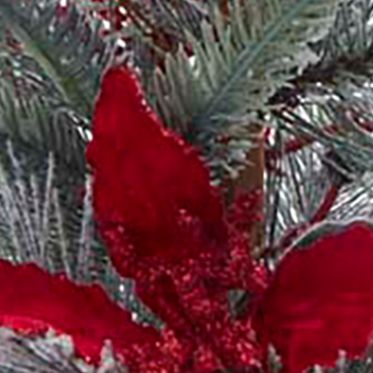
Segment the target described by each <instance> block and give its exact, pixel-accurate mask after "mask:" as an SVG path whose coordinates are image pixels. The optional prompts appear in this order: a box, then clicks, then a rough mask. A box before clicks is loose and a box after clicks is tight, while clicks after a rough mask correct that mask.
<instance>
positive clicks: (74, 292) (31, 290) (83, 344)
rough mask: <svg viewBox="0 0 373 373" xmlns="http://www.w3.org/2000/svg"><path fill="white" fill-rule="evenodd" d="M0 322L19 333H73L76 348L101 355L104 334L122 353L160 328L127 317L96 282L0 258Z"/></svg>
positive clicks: (147, 340)
mask: <svg viewBox="0 0 373 373" xmlns="http://www.w3.org/2000/svg"><path fill="white" fill-rule="evenodd" d="M0 287H1V296H0V325H1V326H5V327H10V328H12V329H14V330H16V331H18V332H22V333H27V334H28V333H32V334H34V333H42V332H45V331H47V330H48V329H49V328H53V329H54V330H55V331H57V332H60V333H64V334H67V335H69V336H71V337H72V339H73V341H74V343H75V347H76V349H77V352H78V353H79V354H80V355H81V356H82V357H84V358H85V359H87V360H92V361H93V362H97V361H99V358H100V351H101V348H102V346H103V344H104V342H105V340H111V341H112V343H113V347H114V351H115V352H117V353H118V354H119V355H122V356H124V357H125V356H126V354H127V353H128V352H129V351H130V349H131V347H132V346H134V345H135V344H139V345H140V346H143V345H146V344H150V343H155V342H156V341H157V340H158V333H157V332H156V331H155V330H154V329H151V328H148V327H146V328H145V327H141V326H139V325H137V324H134V323H133V322H132V321H131V317H130V315H129V314H128V313H127V312H126V311H124V310H123V309H121V308H120V307H119V306H117V305H115V304H114V303H113V302H112V301H110V299H109V298H108V297H107V295H106V294H105V292H104V291H103V290H102V288H101V287H100V286H98V285H91V286H83V285H77V284H74V283H72V282H70V281H69V280H68V279H66V278H65V277H62V276H52V275H50V274H48V273H46V272H44V271H43V270H41V269H40V268H38V267H37V266H36V265H34V264H23V265H18V266H14V265H12V264H11V263H9V262H6V261H3V260H0Z"/></svg>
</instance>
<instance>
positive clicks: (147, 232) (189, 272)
mask: <svg viewBox="0 0 373 373" xmlns="http://www.w3.org/2000/svg"><path fill="white" fill-rule="evenodd" d="M87 159H88V162H89V164H90V165H91V167H92V172H93V176H94V182H93V197H94V210H95V217H96V221H97V223H98V227H99V230H100V233H101V235H102V237H103V238H104V240H105V242H106V244H107V247H108V250H109V254H110V256H111V258H112V260H113V263H114V265H115V266H116V268H117V270H118V271H119V273H120V274H122V275H123V276H128V277H132V278H134V279H135V280H136V290H137V294H138V295H139V296H140V298H141V299H142V300H143V301H144V302H145V304H147V305H148V306H149V307H150V308H151V309H152V310H153V311H154V312H155V313H156V314H157V315H158V316H159V317H160V318H161V319H162V320H163V321H164V322H165V323H166V325H167V330H169V331H170V332H171V333H172V335H173V336H174V338H175V341H177V343H176V342H175V343H176V344H177V345H178V346H180V349H181V350H180V351H183V352H182V353H181V356H182V357H180V361H179V367H178V368H176V365H175V366H174V368H173V369H176V370H175V371H180V372H211V371H214V370H216V369H227V368H228V369H243V368H247V367H251V368H252V369H255V367H257V366H258V365H259V363H258V358H259V353H258V351H257V349H256V346H255V343H254V334H253V331H252V327H251V322H250V317H245V318H244V319H242V320H232V317H231V315H230V313H229V309H228V302H227V290H228V289H232V288H238V289H242V290H246V291H249V292H250V293H255V294H259V293H260V292H261V291H262V290H263V288H264V284H265V276H264V271H263V270H262V269H261V268H260V267H259V266H257V265H256V264H254V263H253V262H252V260H251V258H250V255H249V252H250V248H249V247H248V242H249V240H248V237H247V233H246V228H247V227H248V226H249V225H250V224H253V222H254V221H255V220H257V218H258V217H257V216H256V214H255V213H254V214H253V211H257V210H258V208H257V206H256V204H257V203H258V201H259V196H258V195H256V194H255V193H254V194H252V195H250V196H241V197H239V198H238V199H237V201H236V203H235V204H234V207H233V208H232V209H231V211H230V212H229V213H224V212H223V209H222V206H221V203H220V199H219V197H218V195H217V191H216V190H215V189H214V188H212V187H211V186H210V184H209V175H208V171H207V170H206V168H205V167H204V165H203V163H202V162H201V161H200V159H199V158H198V156H197V154H196V152H195V151H194V150H193V149H191V148H190V147H189V146H187V145H186V144H185V143H184V142H183V141H182V140H181V139H179V138H178V137H177V136H176V135H174V134H172V133H171V132H170V131H167V130H165V129H164V128H162V125H161V124H160V122H159V120H158V119H157V118H156V116H155V115H154V113H153V112H152V111H151V110H150V109H149V108H148V107H147V106H146V105H145V103H144V98H143V96H142V93H141V90H140V89H139V87H138V85H137V82H136V80H135V78H134V77H133V75H132V73H130V72H129V71H128V70H127V69H126V68H123V67H118V68H113V69H111V70H109V71H108V72H107V73H106V75H105V76H104V77H103V81H102V85H101V92H100V95H99V97H98V100H97V102H96V107H95V112H94V119H93V141H92V142H91V143H90V144H89V146H88V150H87ZM253 299H256V297H253ZM254 303H255V302H252V304H251V307H250V309H249V311H248V313H250V312H251V311H252V310H253V309H254V308H255V304H254ZM246 316H247V315H246ZM149 361H150V360H149V358H148V359H147V362H149ZM149 364H150V363H149ZM152 364H153V365H152V366H153V368H152V371H157V372H158V371H161V363H160V362H156V361H153V362H152ZM156 367H158V368H157V369H158V370H156ZM168 369H170V368H168ZM177 369H179V370H177ZM169 371H174V370H169Z"/></svg>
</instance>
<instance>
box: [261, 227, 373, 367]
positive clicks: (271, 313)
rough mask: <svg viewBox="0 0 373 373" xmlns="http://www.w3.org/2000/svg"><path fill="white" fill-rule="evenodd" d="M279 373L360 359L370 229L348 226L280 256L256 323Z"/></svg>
mask: <svg viewBox="0 0 373 373" xmlns="http://www.w3.org/2000/svg"><path fill="white" fill-rule="evenodd" d="M255 324H256V325H255V326H256V330H257V333H258V335H259V337H260V339H261V343H262V344H263V346H264V347H265V346H268V344H269V343H271V344H273V345H274V347H275V348H276V350H277V352H278V353H279V355H280V356H281V358H282V361H283V365H284V368H285V369H284V371H285V372H287V373H299V372H301V371H302V370H303V369H305V368H307V367H309V366H312V365H314V364H319V365H325V366H334V365H335V361H336V359H337V356H338V351H339V350H345V351H346V352H347V354H348V356H349V357H356V356H359V355H361V354H362V353H363V352H364V350H365V349H366V347H367V345H368V342H369V340H370V338H371V337H372V333H373V230H372V228H371V227H369V226H368V225H366V224H364V223H360V222H359V223H353V224H351V225H349V226H347V227H346V228H344V229H343V230H342V231H340V232H334V233H329V234H327V235H326V236H324V237H321V238H318V239H317V240H316V241H314V242H313V243H311V244H310V245H309V247H308V248H306V249H303V250H293V251H291V252H290V253H289V254H288V255H286V256H285V257H284V259H283V260H282V262H281V263H280V264H279V266H278V269H277V270H276V273H275V275H274V278H273V280H272V282H271V283H270V285H269V287H268V290H267V292H266V294H265V297H264V300H263V303H262V305H261V308H260V311H259V312H258V315H257V318H256V322H255Z"/></svg>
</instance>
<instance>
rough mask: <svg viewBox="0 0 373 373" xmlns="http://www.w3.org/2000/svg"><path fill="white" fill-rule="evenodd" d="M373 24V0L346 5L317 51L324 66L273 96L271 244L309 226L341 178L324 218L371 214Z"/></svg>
mask: <svg viewBox="0 0 373 373" xmlns="http://www.w3.org/2000/svg"><path fill="white" fill-rule="evenodd" d="M347 14H348V15H349V16H348V17H347ZM371 20H372V2H371V1H348V2H343V3H341V4H340V8H339V11H338V14H337V17H336V21H335V23H334V26H333V27H332V29H331V31H330V32H329V34H328V35H327V36H326V38H325V39H324V40H323V41H322V42H321V43H319V44H318V45H316V46H315V48H316V47H317V48H318V53H319V54H320V56H322V58H321V60H320V62H319V63H318V64H316V65H315V66H311V67H309V68H308V69H306V70H305V71H304V74H303V75H300V76H299V77H298V78H296V79H295V80H294V81H293V82H292V86H290V87H288V88H284V89H281V90H279V92H278V94H277V95H275V96H274V97H273V103H277V104H281V105H283V108H282V110H278V111H276V112H274V114H275V117H272V118H270V119H269V122H271V123H272V124H274V125H275V126H277V128H278V129H279V133H278V135H276V136H277V137H278V138H279V140H278V141H277V144H276V145H274V142H273V143H272V145H270V150H269V152H268V153H267V161H268V163H269V170H268V180H269V182H270V184H268V186H267V187H268V188H269V189H268V193H267V196H268V198H269V199H270V200H271V201H269V200H268V203H267V206H268V212H269V214H270V215H271V214H272V215H271V217H268V219H267V222H268V226H267V232H270V233H269V236H267V238H269V239H270V240H271V239H272V238H270V237H273V236H277V238H279V237H281V235H283V234H284V232H286V231H288V230H289V229H291V228H292V227H296V226H299V225H301V224H304V223H307V222H309V221H310V218H311V217H312V213H313V212H314V211H315V209H317V203H318V202H317V201H322V200H323V199H324V197H326V195H327V191H328V190H330V188H331V187H333V184H335V177H334V176H335V175H336V174H337V175H339V176H338V178H339V179H340V178H341V177H342V179H343V180H344V182H343V185H339V187H338V193H337V195H336V198H335V201H334V203H332V204H331V206H330V212H329V214H327V215H326V217H328V218H331V219H336V220H341V219H346V218H347V219H348V218H350V217H352V216H366V217H370V216H371V211H369V204H370V202H371V200H372V195H371V192H370V189H371V185H372V181H371V171H372V170H371V162H370V158H371V150H370V149H371V147H372V141H373V139H372V135H371V133H372V130H373V127H372V115H371V113H372V105H371V102H372V99H371V98H372V88H371V82H370V80H371V79H370V77H369V74H370V71H371V62H370V60H371V57H370V56H371V52H372V48H371V45H372V42H371V40H372V31H371ZM275 153H277V157H273V155H274V154H275ZM274 158H275V160H274ZM315 173H316V177H315ZM331 174H332V175H334V176H332V175H331ZM317 175H318V176H317ZM270 222H272V223H270ZM275 232H277V234H275Z"/></svg>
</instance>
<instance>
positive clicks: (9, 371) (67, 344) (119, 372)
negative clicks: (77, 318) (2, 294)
mask: <svg viewBox="0 0 373 373" xmlns="http://www.w3.org/2000/svg"><path fill="white" fill-rule="evenodd" d="M0 370H1V372H3V373H24V372H31V371H37V372H42V373H124V372H126V369H125V368H124V367H123V366H122V365H121V364H120V363H119V362H117V361H116V360H115V358H114V357H113V353H112V351H111V347H110V345H109V344H108V345H106V346H104V348H103V350H102V359H101V363H100V364H99V365H98V366H94V365H90V364H88V363H86V362H84V361H83V360H81V359H79V358H78V357H76V355H75V351H74V345H73V342H72V341H71V339H70V338H69V337H67V336H63V335H61V336H57V335H55V334H54V333H53V332H52V331H51V332H49V333H48V334H47V335H46V336H44V337H30V336H29V337H27V336H21V335H17V334H16V333H14V332H13V331H11V330H9V329H5V328H1V329H0Z"/></svg>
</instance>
